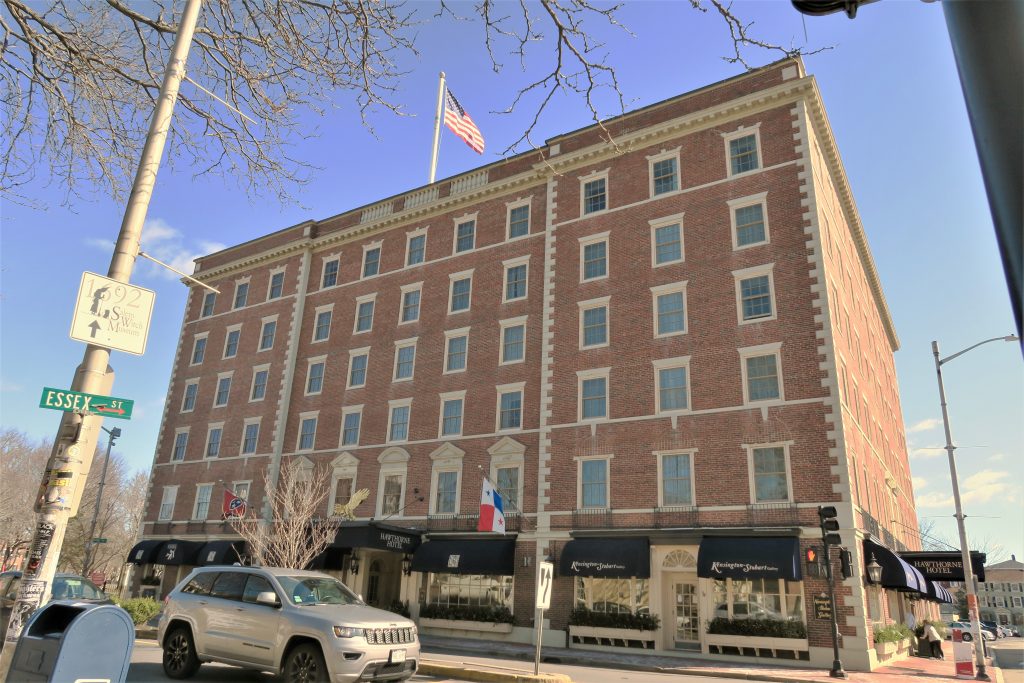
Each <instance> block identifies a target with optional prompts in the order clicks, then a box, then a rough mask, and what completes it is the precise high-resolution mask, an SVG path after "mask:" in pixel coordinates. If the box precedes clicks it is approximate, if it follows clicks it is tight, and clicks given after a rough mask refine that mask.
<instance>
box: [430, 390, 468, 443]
mask: <svg viewBox="0 0 1024 683" xmlns="http://www.w3.org/2000/svg"><path fill="white" fill-rule="evenodd" d="M438 396H439V398H440V403H439V404H438V411H437V438H439V439H458V438H460V437H461V436H462V434H463V431H464V430H465V428H466V391H465V390H462V391H448V392H445V393H443V394H439V395H438ZM455 400H459V401H462V413H461V415H460V417H459V433H458V434H445V433H444V403H445V401H455Z"/></svg>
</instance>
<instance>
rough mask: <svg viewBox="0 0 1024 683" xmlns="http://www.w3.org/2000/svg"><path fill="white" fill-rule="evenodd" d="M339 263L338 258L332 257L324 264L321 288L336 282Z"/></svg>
mask: <svg viewBox="0 0 1024 683" xmlns="http://www.w3.org/2000/svg"><path fill="white" fill-rule="evenodd" d="M340 264H341V262H340V261H339V260H338V259H332V260H330V261H328V262H326V263H325V264H324V279H323V285H322V286H321V289H326V288H328V287H333V286H334V285H336V284H338V266H339V265H340Z"/></svg>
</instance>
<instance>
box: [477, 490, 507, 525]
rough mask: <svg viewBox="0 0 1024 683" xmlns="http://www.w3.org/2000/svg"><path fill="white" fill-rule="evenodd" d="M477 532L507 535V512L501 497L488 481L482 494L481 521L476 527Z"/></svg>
mask: <svg viewBox="0 0 1024 683" xmlns="http://www.w3.org/2000/svg"><path fill="white" fill-rule="evenodd" d="M476 530H477V531H497V532H498V533H499V534H503V533H505V511H504V510H503V509H502V504H501V495H500V494H499V493H498V492H497V491H495V490H494V487H493V486H491V482H489V481H488V480H486V479H484V490H483V493H481V494H480V521H479V523H477V525H476Z"/></svg>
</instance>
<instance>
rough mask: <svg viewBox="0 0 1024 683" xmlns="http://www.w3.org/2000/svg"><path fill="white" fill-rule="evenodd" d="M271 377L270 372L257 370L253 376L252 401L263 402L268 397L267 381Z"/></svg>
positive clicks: (250, 398)
mask: <svg viewBox="0 0 1024 683" xmlns="http://www.w3.org/2000/svg"><path fill="white" fill-rule="evenodd" d="M269 376H270V371H269V370H257V371H256V372H255V373H254V374H253V376H252V395H251V396H249V400H250V401H262V400H263V398H264V397H265V396H266V395H267V379H268V377H269Z"/></svg>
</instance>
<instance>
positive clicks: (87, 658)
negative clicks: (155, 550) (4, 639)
mask: <svg viewBox="0 0 1024 683" xmlns="http://www.w3.org/2000/svg"><path fill="white" fill-rule="evenodd" d="M134 644H135V624H133V623H132V619H131V617H129V616H128V613H127V612H125V611H124V610H123V609H121V608H120V607H117V606H116V605H89V604H85V603H80V602H75V601H74V600H57V601H55V602H50V603H48V604H46V605H44V606H43V607H40V608H39V609H38V610H36V611H35V613H34V614H33V615H32V617H31V618H30V619H29V621H28V623H27V624H25V629H24V631H22V633H21V638H19V639H18V645H17V647H16V648H15V650H14V659H13V661H12V662H11V669H10V676H9V678H10V680H12V681H25V682H26V683H34V682H36V681H46V682H47V683H56V682H62V683H63V682H65V681H77V680H80V679H91V680H102V681H110V683H123V682H124V680H125V678H126V677H127V676H128V665H129V664H130V663H131V659H132V646H133V645H134Z"/></svg>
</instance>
